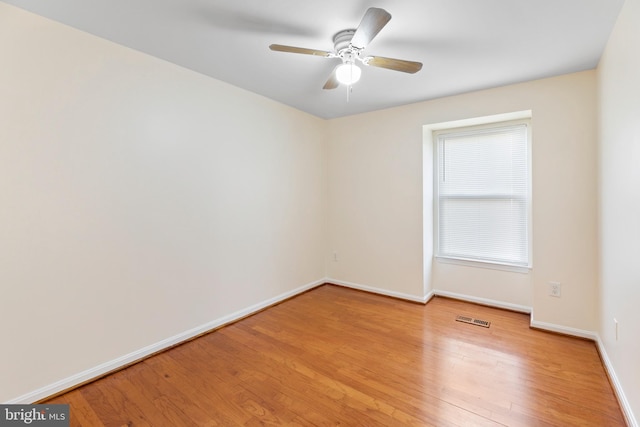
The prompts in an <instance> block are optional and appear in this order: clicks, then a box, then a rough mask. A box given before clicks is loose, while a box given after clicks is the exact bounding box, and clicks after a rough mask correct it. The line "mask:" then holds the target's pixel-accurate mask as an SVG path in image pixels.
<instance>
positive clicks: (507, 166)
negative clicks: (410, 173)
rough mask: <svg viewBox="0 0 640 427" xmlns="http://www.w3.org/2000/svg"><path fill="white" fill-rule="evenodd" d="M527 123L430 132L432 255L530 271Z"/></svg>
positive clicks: (529, 181) (528, 128) (519, 121)
mask: <svg viewBox="0 0 640 427" xmlns="http://www.w3.org/2000/svg"><path fill="white" fill-rule="evenodd" d="M529 141H530V123H529V121H528V120H518V121H510V122H501V123H492V124H488V125H483V126H474V127H466V128H456V129H444V130H439V131H436V132H434V142H435V143H436V156H435V158H436V167H435V170H436V186H435V187H436V189H435V190H436V198H435V199H436V212H435V215H436V256H437V257H439V258H445V259H455V260H462V261H475V262H482V263H490V264H501V265H507V266H513V267H530V266H531V256H530V252H531V250H530V246H531V245H530V241H531V239H530V228H531V227H530V200H531V179H530V154H529V153H530V149H529Z"/></svg>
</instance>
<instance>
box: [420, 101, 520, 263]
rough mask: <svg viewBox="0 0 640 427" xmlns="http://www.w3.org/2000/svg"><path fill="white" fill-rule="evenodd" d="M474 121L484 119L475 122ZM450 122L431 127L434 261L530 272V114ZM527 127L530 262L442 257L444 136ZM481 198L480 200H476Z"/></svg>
mask: <svg viewBox="0 0 640 427" xmlns="http://www.w3.org/2000/svg"><path fill="white" fill-rule="evenodd" d="M475 120H482V119H481V118H480V119H475ZM465 122H466V123H465V124H461V123H450V126H438V127H437V128H431V139H432V141H433V227H434V233H433V251H434V258H435V259H436V260H438V261H439V262H443V263H450V264H459V265H466V266H471V267H481V268H491V269H498V270H507V271H514V272H519V273H528V272H529V271H530V270H531V269H532V268H533V242H532V240H533V239H532V236H533V231H532V205H533V199H532V196H533V188H532V187H533V183H532V181H533V180H532V178H533V176H532V145H533V144H532V134H533V132H532V126H531V115H530V112H529V115H527V116H525V117H522V116H520V117H518V118H515V119H504V118H502V117H501V118H497V117H494V120H488V121H482V122H481V123H479V124H475V123H478V122H477V121H476V122H475V123H472V124H467V123H468V121H465ZM515 125H524V126H525V127H526V138H527V141H526V150H527V152H526V156H527V176H526V179H527V194H526V205H527V206H526V215H527V230H526V233H527V255H528V256H527V258H528V259H527V263H526V265H523V264H520V263H511V262H508V261H506V260H504V261H499V260H495V261H493V260H486V259H479V258H473V257H457V256H451V255H442V254H441V251H440V238H441V236H440V198H441V197H440V170H441V167H442V166H441V164H440V145H441V144H440V140H441V137H442V136H443V135H463V134H469V135H474V134H480V133H482V132H486V131H488V130H490V129H500V128H504V127H509V126H515ZM474 198H479V197H474Z"/></svg>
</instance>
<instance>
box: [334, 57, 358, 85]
mask: <svg viewBox="0 0 640 427" xmlns="http://www.w3.org/2000/svg"><path fill="white" fill-rule="evenodd" d="M360 74H362V70H361V69H360V67H358V66H357V65H356V64H353V63H350V62H346V63H344V64H342V65H340V66H338V68H337V69H336V78H337V79H338V81H339V82H340V83H342V84H345V85H352V84H354V83H355V82H357V81H358V80H360Z"/></svg>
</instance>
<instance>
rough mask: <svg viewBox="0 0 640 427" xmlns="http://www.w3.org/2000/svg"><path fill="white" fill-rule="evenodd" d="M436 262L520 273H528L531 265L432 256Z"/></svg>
mask: <svg viewBox="0 0 640 427" xmlns="http://www.w3.org/2000/svg"><path fill="white" fill-rule="evenodd" d="M434 258H435V259H436V260H437V261H438V262H440V263H443V264H455V265H464V266H466V267H475V268H487V269H490V270H501V271H509V272H512V273H521V274H529V273H530V272H531V267H520V266H516V265H507V264H497V263H491V262H481V261H471V260H467V259H458V258H447V257H440V256H436V257H434Z"/></svg>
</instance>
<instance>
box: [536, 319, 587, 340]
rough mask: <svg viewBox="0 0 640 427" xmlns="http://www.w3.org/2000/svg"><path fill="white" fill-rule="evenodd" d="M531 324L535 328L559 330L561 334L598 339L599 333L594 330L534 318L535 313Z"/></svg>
mask: <svg viewBox="0 0 640 427" xmlns="http://www.w3.org/2000/svg"><path fill="white" fill-rule="evenodd" d="M530 326H531V327H532V328H535V329H542V330H544V331H550V332H557V333H559V334H564V335H571V336H574V337H579V338H586V339H589V340H592V341H596V340H597V337H598V334H596V333H595V332H592V331H586V330H584V329H577V328H571V327H569V326H561V325H556V324H553V323H547V322H540V321H538V320H534V318H533V313H531V323H530Z"/></svg>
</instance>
